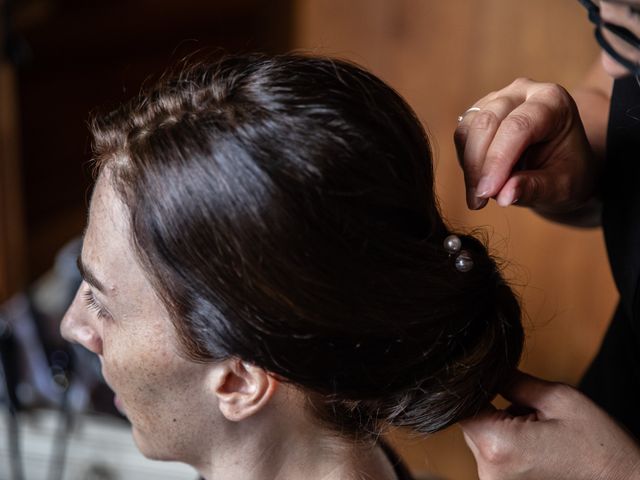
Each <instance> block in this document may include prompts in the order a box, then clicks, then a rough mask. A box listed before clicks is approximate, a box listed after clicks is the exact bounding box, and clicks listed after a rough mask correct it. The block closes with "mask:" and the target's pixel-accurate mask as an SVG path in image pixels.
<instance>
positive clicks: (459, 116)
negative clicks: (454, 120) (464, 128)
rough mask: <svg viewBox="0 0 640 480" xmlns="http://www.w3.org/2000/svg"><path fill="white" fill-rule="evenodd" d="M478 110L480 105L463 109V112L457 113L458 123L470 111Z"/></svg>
mask: <svg viewBox="0 0 640 480" xmlns="http://www.w3.org/2000/svg"><path fill="white" fill-rule="evenodd" d="M479 111H480V107H471V108H468V109H467V110H465V112H464V113H463V114H462V115H458V123H460V122H461V121H462V120H464V117H465V116H466V115H467V114H468V113H471V112H479Z"/></svg>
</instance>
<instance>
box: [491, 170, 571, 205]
mask: <svg viewBox="0 0 640 480" xmlns="http://www.w3.org/2000/svg"><path fill="white" fill-rule="evenodd" d="M570 181H571V178H569V176H568V175H566V174H557V173H555V172H546V171H544V170H529V171H526V170H525V171H522V172H516V173H514V174H512V176H511V177H510V178H509V179H508V180H507V181H506V183H505V184H504V186H503V187H502V189H501V190H500V191H499V192H498V194H497V195H496V197H495V199H496V203H497V204H498V205H500V206H501V207H508V206H509V205H513V204H518V206H521V207H533V208H536V207H537V206H538V205H539V204H543V205H544V204H545V203H549V204H552V203H554V201H555V200H556V199H559V198H561V197H563V196H566V195H565V192H566V191H568V190H569V187H568V186H567V185H568V184H569V183H570ZM556 203H557V202H556Z"/></svg>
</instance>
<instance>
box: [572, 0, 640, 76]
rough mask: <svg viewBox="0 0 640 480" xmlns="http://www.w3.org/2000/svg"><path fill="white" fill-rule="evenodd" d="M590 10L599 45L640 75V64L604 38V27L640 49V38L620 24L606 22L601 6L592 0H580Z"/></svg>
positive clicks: (635, 73)
mask: <svg viewBox="0 0 640 480" xmlns="http://www.w3.org/2000/svg"><path fill="white" fill-rule="evenodd" d="M578 1H579V2H580V3H581V4H582V5H583V6H584V7H585V8H586V9H587V11H588V12H589V20H590V21H591V23H593V24H594V25H595V26H596V28H595V31H594V33H595V36H596V40H597V42H598V45H600V47H601V48H602V49H603V50H604V51H605V52H607V53H608V54H609V56H610V57H611V58H613V59H614V60H615V61H616V62H618V63H619V64H620V65H622V66H623V67H625V68H626V69H627V70H629V71H630V72H631V74H633V75H640V65H638V63H637V62H634V61H631V60H629V59H628V58H626V57H625V56H623V55H622V54H620V53H619V52H618V51H617V50H616V49H615V48H613V46H612V45H611V44H610V43H609V42H608V41H607V39H606V38H604V35H603V33H602V29H605V30H608V31H609V32H611V33H613V34H614V35H615V36H617V37H618V38H620V39H622V40H624V41H625V42H626V43H628V44H629V45H631V46H632V47H634V48H635V49H638V50H640V39H639V38H638V37H636V36H635V35H634V34H633V32H630V31H629V30H627V29H626V28H624V27H621V26H620V25H614V24H613V23H609V22H605V21H603V20H602V17H601V16H600V7H598V5H596V4H595V3H594V2H592V1H591V0H578Z"/></svg>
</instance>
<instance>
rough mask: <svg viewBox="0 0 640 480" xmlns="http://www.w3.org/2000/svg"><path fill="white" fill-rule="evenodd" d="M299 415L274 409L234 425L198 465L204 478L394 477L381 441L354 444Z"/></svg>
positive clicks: (345, 479) (349, 479)
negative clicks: (278, 411)
mask: <svg viewBox="0 0 640 480" xmlns="http://www.w3.org/2000/svg"><path fill="white" fill-rule="evenodd" d="M299 417H300V418H296V415H295V413H293V412H290V414H289V415H282V414H281V413H277V414H274V415H273V416H271V418H264V417H263V418H259V419H255V421H253V422H247V423H246V424H245V425H236V426H234V429H235V431H234V432H233V433H232V434H231V435H230V436H227V437H226V439H221V440H220V441H219V442H216V443H217V445H216V446H214V448H213V450H212V452H211V456H210V459H209V460H208V462H206V463H202V464H201V465H196V468H197V469H198V471H199V472H200V474H201V475H202V476H203V477H204V478H205V479H207V480H237V479H239V478H241V479H242V480H299V479H305V480H396V478H397V477H396V475H395V472H394V469H393V466H392V465H391V463H390V462H389V459H388V458H387V456H386V454H385V453H384V452H383V450H382V449H381V447H380V446H379V445H374V444H372V443H367V444H365V443H356V442H354V441H352V440H348V439H345V438H343V437H340V436H338V435H336V434H335V433H333V432H330V431H329V430H328V429H327V428H324V427H322V426H320V425H318V424H317V422H314V421H311V420H309V419H308V418H307V416H306V415H301V416H299ZM274 420H277V421H274ZM241 423H244V422H241Z"/></svg>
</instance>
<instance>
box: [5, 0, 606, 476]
mask: <svg viewBox="0 0 640 480" xmlns="http://www.w3.org/2000/svg"><path fill="white" fill-rule="evenodd" d="M0 12H1V22H0V52H1V53H0V304H3V307H2V308H1V309H0V346H1V347H2V350H0V356H1V357H2V359H3V360H4V362H3V363H4V365H5V367H4V368H3V370H4V371H0V374H2V375H1V377H3V378H0V380H4V383H6V384H8V385H11V386H12V389H11V395H10V396H9V397H7V396H6V392H5V395H4V397H5V398H4V404H5V405H8V406H9V407H10V408H8V409H7V413H6V415H5V413H4V412H2V415H3V417H2V421H0V429H2V431H0V480H3V479H5V478H7V479H8V478H14V477H11V474H12V473H10V472H13V474H15V472H16V469H19V468H20V466H19V465H13V464H11V462H10V461H9V459H10V457H11V456H12V455H13V454H15V453H16V452H17V451H18V450H22V451H21V452H20V453H21V455H22V457H28V458H31V465H32V466H31V467H27V468H32V469H33V468H35V467H33V465H36V464H38V465H39V464H41V465H42V472H48V473H47V475H48V476H44V474H41V473H33V474H32V475H37V476H32V477H28V475H27V477H26V478H51V479H54V478H62V477H63V475H64V478H146V476H145V475H147V474H144V475H143V474H141V473H140V472H142V471H143V470H137V472H138V473H137V474H136V473H123V472H120V473H118V470H117V467H115V466H110V465H108V464H106V463H105V464H101V463H100V462H97V463H96V462H95V461H94V462H93V463H91V462H89V461H88V460H87V461H84V460H83V458H84V457H87V458H89V457H91V458H93V459H94V460H95V458H99V457H100V456H99V455H97V454H96V453H95V451H90V450H87V448H88V447H87V444H88V443H87V442H89V443H91V442H90V441H89V440H87V439H88V438H93V440H91V441H95V442H97V443H96V444H95V445H96V446H95V449H96V451H98V452H99V451H101V450H102V451H104V448H106V447H104V445H103V444H104V442H103V444H101V443H100V441H99V439H100V438H106V437H105V436H104V435H106V434H104V433H101V432H104V431H106V430H104V429H107V430H109V429H114V433H113V435H114V436H113V438H117V439H118V440H117V441H114V442H112V447H113V448H122V449H123V452H124V451H125V449H127V448H128V445H129V444H127V443H126V442H127V439H126V438H128V437H127V436H126V435H125V436H124V437H118V435H120V432H121V430H118V429H119V428H120V427H122V428H125V429H126V426H125V424H124V422H122V420H121V419H118V417H117V414H116V413H115V412H114V411H112V407H111V406H110V405H111V403H110V402H111V399H110V398H109V393H108V391H105V389H104V387H103V385H102V384H101V382H100V379H99V375H98V374H97V373H96V371H95V369H93V367H92V360H91V359H90V358H88V357H87V358H85V357H83V356H82V355H83V353H82V352H78V351H76V350H72V349H71V348H70V347H69V346H67V345H65V344H64V343H63V342H62V341H61V340H60V339H59V337H58V335H57V323H58V322H59V320H60V316H61V314H62V312H63V311H64V308H65V306H66V302H68V301H69V300H70V295H71V294H72V292H73V290H74V288H75V286H76V285H77V282H78V281H79V280H78V278H77V273H76V272H75V269H74V263H75V255H76V254H77V249H78V244H77V243H69V242H70V241H72V240H73V239H74V238H77V237H78V235H80V234H81V233H82V229H83V226H84V221H85V215H86V207H87V193H88V192H89V190H90V185H91V175H90V171H89V169H88V167H87V165H86V163H87V161H88V160H89V154H90V140H89V138H88V130H87V127H86V121H87V119H88V116H89V113H90V112H91V111H92V110H93V109H95V108H97V107H101V108H105V107H108V106H110V105H116V104H117V103H118V102H121V101H124V100H126V99H128V98H129V97H130V96H132V95H134V94H135V93H137V91H138V90H139V88H140V87H141V85H142V84H143V83H145V81H146V80H147V79H148V78H149V77H151V76H153V75H157V74H158V73H161V72H162V71H163V70H164V69H165V68H166V67H167V66H169V65H171V64H173V63H175V62H176V61H178V60H179V59H181V58H182V57H184V56H185V55H188V54H190V53H192V52H194V51H195V50H198V49H208V50H209V51H210V50H211V49H212V48H215V49H219V50H218V51H219V52H221V53H224V52H237V51H243V52H246V51H253V50H259V51H267V52H285V51H290V50H294V49H298V50H303V51H306V52H310V53H317V54H328V55H332V56H338V57H342V58H347V59H350V60H354V61H356V62H358V63H360V64H362V65H364V66H365V67H367V68H368V69H370V70H372V71H373V72H374V73H375V74H377V75H378V76H380V77H381V78H382V79H384V80H385V81H387V82H388V83H389V84H391V85H392V86H393V87H395V88H396V89H397V90H398V91H399V92H400V93H401V94H402V95H403V96H405V97H406V98H407V100H408V101H409V103H410V104H411V105H412V106H413V107H414V109H415V110H416V111H417V113H418V115H419V117H420V119H421V120H422V121H423V122H424V124H425V126H426V127H427V129H428V131H429V132H430V135H431V139H432V142H433V144H434V147H435V148H434V150H435V155H436V167H437V172H436V174H437V175H436V177H437V189H438V194H439V197H440V200H441V206H442V209H443V212H444V214H445V216H446V217H447V218H448V220H449V221H450V222H451V223H452V224H453V225H454V226H455V227H458V228H463V229H471V228H476V227H483V228H485V229H486V231H487V233H488V237H489V239H490V245H491V247H492V249H493V251H494V253H496V254H497V255H499V256H500V257H502V258H504V259H505V260H507V276H508V277H509V279H510V280H511V281H512V282H513V283H514V284H515V285H516V287H517V290H518V291H519V293H520V294H521V296H522V300H523V304H524V307H525V311H526V314H527V317H526V319H525V323H526V327H527V331H528V338H527V347H526V353H525V357H524V363H523V369H524V370H526V371H529V372H531V373H534V374H537V375H540V376H543V377H545V378H549V379H553V380H559V381H564V382H569V383H576V382H577V380H578V379H579V378H580V376H581V374H582V372H583V371H584V370H585V368H586V367H587V365H588V363H589V361H590V359H591V358H592V356H593V355H594V353H595V351H596V349H597V346H598V344H599V342H600V339H601V337H602V335H603V333H604V330H605V328H606V325H607V323H608V320H609V316H610V314H611V312H612V308H613V304H614V301H615V296H616V294H615V290H614V287H613V283H612V281H611V278H610V273H609V268H608V265H607V262H606V256H605V251H604V245H603V240H602V236H601V232H600V231H598V230H592V231H586V230H577V229H570V228H567V227H561V226H558V225H553V224H550V223H548V222H546V221H544V220H542V219H540V218H538V217H536V216H535V215H533V214H531V213H530V212H528V211H526V210H523V209H519V208H517V207H513V208H510V209H501V208H499V207H497V206H495V205H494V204H491V205H490V206H489V207H488V208H486V209H484V210H483V211H481V212H470V211H468V210H467V209H466V206H465V201H464V198H465V197H464V190H463V181H462V175H461V173H460V171H459V168H458V166H457V162H456V159H455V151H454V147H453V141H452V135H453V131H454V129H455V127H456V123H457V120H456V118H457V116H458V115H459V114H460V113H461V112H463V111H465V110H466V109H467V108H468V107H469V106H470V105H471V104H473V102H474V101H475V100H477V99H478V98H480V97H482V96H484V95H485V94H487V93H488V92H490V91H492V90H496V89H499V88H501V87H503V86H505V85H506V84H508V83H510V82H511V81H512V80H513V79H515V78H516V77H519V76H527V77H530V78H533V79H536V80H543V81H553V82H556V83H560V84H562V85H564V86H565V87H567V88H568V89H569V90H570V89H571V88H573V87H574V86H576V85H577V84H578V82H579V81H580V79H581V78H582V76H583V75H584V73H585V72H586V70H587V69H588V67H589V66H590V65H591V64H592V63H593V62H594V61H595V60H596V57H597V47H596V44H595V41H594V40H593V35H592V31H591V26H590V24H589V23H588V21H587V19H586V16H585V12H584V11H583V9H582V8H581V7H580V6H579V4H578V2H577V1H575V0H537V1H535V2H527V1H524V0H516V1H514V0H447V1H446V2H443V1H436V0H347V1H345V0H182V1H180V2H173V1H168V0H93V1H91V2H86V1H80V0H65V1H63V0H13V1H9V0H0ZM147 81H148V80H147ZM25 325H26V326H25ZM29 352H30V353H29ZM34 352H36V353H34ZM74 359H75V363H76V367H74V366H73V365H72V363H73V362H74ZM78 359H80V360H78ZM71 371H74V372H76V374H75V375H73V376H71V375H70V374H69V372H71ZM3 389H4V386H3V385H2V383H0V392H2V391H3ZM4 390H6V389H4ZM0 398H1V397H0ZM42 408H46V409H49V410H51V409H55V411H56V412H58V413H56V414H55V415H53V416H52V415H46V414H44V413H42V412H43V410H42ZM44 411H45V412H46V411H47V410H44ZM87 411H91V412H100V413H101V414H102V416H101V417H99V418H100V420H95V421H85V422H84V423H83V425H85V427H83V428H84V429H83V430H82V429H81V430H82V431H81V432H79V431H78V429H79V428H80V427H78V425H79V424H80V423H82V422H80V421H78V420H77V418H78V415H79V413H80V412H87ZM60 412H61V413H60ZM38 415H39V416H38ZM22 418H31V419H32V420H28V422H27V425H26V426H25V424H24V422H22V421H18V420H17V419H22ZM33 418H38V419H39V420H37V421H36V420H33ZM91 422H93V423H91ZM96 422H98V423H96ZM114 425H115V426H114ZM100 429H102V430H100ZM12 432H13V433H14V434H15V433H16V432H21V435H20V437H21V438H22V440H20V441H19V442H16V441H15V440H14V441H12V440H11V438H14V439H15V438H16V437H15V436H12ZM95 432H97V433H95ZM74 435H75V436H74ZM78 435H80V437H79V436H78ZM81 435H85V437H81ZM92 435H93V437H92ZM109 435H111V434H109ZM44 437H46V439H45V438H44ZM94 437H95V438H94ZM125 437H126V438H125ZM49 438H51V439H52V440H51V441H49V440H48V439H49ZM83 438H84V440H83ZM109 438H112V437H109ZM56 439H57V440H56ZM96 439H97V440H96ZM27 440H28V441H27ZM63 440H64V441H63ZM39 442H40V443H42V445H41V446H38V445H40V443H39ZM393 442H394V444H395V445H397V447H398V449H399V450H400V452H401V453H402V455H403V456H404V458H405V459H407V461H408V462H409V464H410V466H411V468H412V469H413V471H414V472H416V473H419V474H421V475H433V476H435V477H436V478H443V479H456V480H458V479H460V480H466V479H475V478H477V477H476V474H475V466H474V462H473V458H472V457H471V455H470V453H468V451H467V449H466V447H465V446H464V442H463V440H462V435H461V433H460V431H459V429H458V428H457V427H453V428H451V429H449V430H447V431H445V432H441V433H440V434H437V435H434V436H432V437H430V438H428V439H421V438H417V437H415V436H412V435H410V434H408V433H405V432H397V433H395V434H394V435H393ZM114 445H116V446H117V447H116V446H114ZM34 448H35V449H40V450H38V451H37V452H36V453H33V452H31V453H30V451H29V450H30V449H34ZM109 448H111V447H109ZM126 451H127V452H128V451H129V450H126ZM29 455H32V457H29ZM33 455H35V456H33ZM96 455H97V456H96ZM122 455H124V456H126V455H129V453H126V454H125V453H122ZM92 456H93V457H92ZM124 456H121V457H120V458H121V459H122V458H124ZM52 459H53V460H52ZM65 459H66V465H67V467H66V468H63V467H64V461H63V460H65ZM85 460H86V459H85ZM38 462H40V463H38ZM51 462H54V463H51ZM56 462H57V463H56ZM74 462H75V463H74ZM105 462H107V463H108V461H107V460H105ZM131 462H132V463H131V465H134V464H135V465H136V466H131V471H132V472H135V471H136V470H135V469H136V468H139V469H142V468H147V467H141V466H140V467H139V466H137V465H138V464H137V463H136V462H137V460H131ZM23 463H28V462H26V461H24V460H23ZM125 463H126V462H125ZM79 465H83V467H82V468H83V469H84V470H83V469H82V468H80V467H79ZM145 465H146V464H145ZM74 468H75V470H74ZM148 468H151V469H152V468H153V467H152V466H148ZM3 469H4V470H3ZM110 469H111V470H110ZM35 471H36V470H33V472H35ZM144 471H145V472H146V471H147V470H144ZM148 471H151V470H148ZM162 471H163V472H165V473H166V474H167V475H169V476H166V477H161V476H155V477H154V478H193V475H189V472H188V471H185V470H181V469H179V468H178V467H176V470H175V472H174V471H173V470H170V469H169V470H167V468H164V469H163V470H162ZM52 472H53V473H52ZM27 473H28V472H27ZM40 475H43V476H40ZM56 475H57V477H56ZM74 475H75V476H74ZM109 475H111V476H109ZM127 475H129V476H127ZM158 475H159V474H158ZM171 475H173V476H171ZM181 475H182V476H181ZM185 475H186V476H185ZM149 476H150V475H149ZM15 478H17V477H15Z"/></svg>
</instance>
